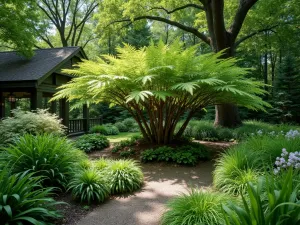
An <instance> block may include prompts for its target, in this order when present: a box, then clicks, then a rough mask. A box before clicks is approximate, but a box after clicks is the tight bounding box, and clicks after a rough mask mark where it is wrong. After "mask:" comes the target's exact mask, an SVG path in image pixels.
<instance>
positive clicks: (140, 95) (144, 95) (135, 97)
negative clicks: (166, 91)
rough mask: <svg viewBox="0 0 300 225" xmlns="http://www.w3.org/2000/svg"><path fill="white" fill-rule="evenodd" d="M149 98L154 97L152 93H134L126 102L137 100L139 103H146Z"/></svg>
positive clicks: (127, 97)
mask: <svg viewBox="0 0 300 225" xmlns="http://www.w3.org/2000/svg"><path fill="white" fill-rule="evenodd" d="M149 96H153V93H152V92H151V91H133V92H131V93H130V94H129V95H128V96H126V102H130V101H132V100H135V101H136V102H137V103H138V102H139V101H141V100H142V101H145V99H146V98H148V97H149Z"/></svg>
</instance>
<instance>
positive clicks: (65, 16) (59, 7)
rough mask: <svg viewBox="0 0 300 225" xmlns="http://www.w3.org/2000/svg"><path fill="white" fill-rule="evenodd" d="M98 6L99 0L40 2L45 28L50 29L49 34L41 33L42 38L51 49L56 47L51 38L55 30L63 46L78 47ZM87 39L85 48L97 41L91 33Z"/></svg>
mask: <svg viewBox="0 0 300 225" xmlns="http://www.w3.org/2000/svg"><path fill="white" fill-rule="evenodd" d="M97 6H98V1H97V0H38V7H39V9H40V10H41V12H42V13H41V14H42V15H43V17H44V20H43V23H44V26H45V27H47V28H48V32H44V33H40V38H41V39H42V40H43V41H44V42H45V43H47V44H48V45H49V47H51V48H53V47H55V46H54V44H53V43H52V41H51V38H50V37H49V36H51V34H50V33H51V31H52V32H53V28H55V29H56V31H57V33H58V35H59V38H60V42H61V46H64V47H66V46H78V44H79V42H80V40H81V38H82V37H83V36H84V35H83V33H84V29H85V27H86V26H87V24H88V23H89V22H90V19H91V17H92V16H93V12H94V11H95V9H96V8H97ZM85 38H86V40H85V43H82V45H83V46H84V45H86V44H87V43H88V42H90V41H91V40H92V39H95V35H94V34H93V33H92V32H91V35H85Z"/></svg>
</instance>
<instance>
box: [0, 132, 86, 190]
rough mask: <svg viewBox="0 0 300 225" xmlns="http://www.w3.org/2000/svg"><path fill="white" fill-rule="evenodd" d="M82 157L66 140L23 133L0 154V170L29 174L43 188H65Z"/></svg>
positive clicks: (83, 157)
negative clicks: (31, 173) (38, 178)
mask: <svg viewBox="0 0 300 225" xmlns="http://www.w3.org/2000/svg"><path fill="white" fill-rule="evenodd" d="M85 158H86V156H85V155H83V153H82V152H81V151H79V150H77V149H76V148H75V147H74V146H73V144H72V143H71V142H70V141H68V140H67V139H66V138H63V137H58V136H55V135H51V134H41V135H37V136H33V135H30V134H25V135H24V136H22V137H21V138H20V139H19V140H18V141H17V142H16V143H15V144H14V145H10V146H9V147H7V148H3V150H2V151H1V152H0V167H2V168H3V167H4V166H6V165H7V166H8V167H9V168H11V170H12V172H13V173H23V172H33V173H34V176H42V177H43V178H44V179H43V182H42V184H43V185H44V186H60V187H65V186H66V184H67V182H68V180H69V178H70V175H71V173H72V172H73V170H75V169H76V168H77V167H78V166H79V162H80V161H81V160H82V159H85Z"/></svg>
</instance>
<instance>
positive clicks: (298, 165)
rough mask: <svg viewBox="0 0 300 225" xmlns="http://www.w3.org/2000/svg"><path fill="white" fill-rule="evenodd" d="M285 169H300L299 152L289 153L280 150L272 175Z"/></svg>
mask: <svg viewBox="0 0 300 225" xmlns="http://www.w3.org/2000/svg"><path fill="white" fill-rule="evenodd" d="M286 168H294V169H300V152H290V153H289V152H287V150H286V149H285V148H283V149H282V153H281V157H277V158H276V161H275V169H274V174H278V173H279V171H280V170H281V169H286Z"/></svg>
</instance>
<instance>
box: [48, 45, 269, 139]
mask: <svg viewBox="0 0 300 225" xmlns="http://www.w3.org/2000/svg"><path fill="white" fill-rule="evenodd" d="M222 54H223V52H220V53H217V54H215V53H209V54H205V55H198V54H197V46H194V47H189V48H184V47H183V45H182V43H180V42H179V41H176V42H174V43H172V44H170V45H165V44H164V43H162V42H159V43H158V44H157V45H155V44H151V45H150V46H149V47H145V48H142V49H138V50H137V49H135V48H134V47H132V46H130V45H125V46H124V47H119V48H118V55H117V56H112V55H103V56H101V58H98V59H97V60H96V61H88V60H85V61H83V62H81V63H78V65H77V67H76V68H74V69H67V70H64V71H63V72H64V73H67V74H71V75H75V77H74V78H73V79H72V81H70V82H69V83H67V84H65V85H63V86H61V88H60V89H59V91H58V92H57V93H56V94H55V96H54V97H53V100H56V99H60V98H67V99H69V100H72V99H80V104H82V103H83V102H88V103H98V102H101V101H106V102H112V103H114V104H117V105H121V106H123V107H125V108H126V109H128V110H129V112H130V113H131V114H132V116H133V117H135V118H136V119H137V120H140V121H139V122H140V123H139V125H140V129H141V131H142V133H143V134H144V136H145V137H148V138H149V139H153V138H157V139H159V140H157V142H160V141H161V139H160V138H159V137H158V136H159V132H165V133H164V134H161V136H163V139H168V140H169V139H170V138H171V136H172V135H174V129H173V127H172V126H174V125H176V123H177V122H178V118H180V117H181V116H182V115H183V113H184V112H187V111H188V112H190V113H193V112H195V111H197V110H200V109H202V108H204V107H206V106H208V105H213V104H223V103H232V104H236V105H239V106H244V107H247V108H249V109H253V110H265V108H267V107H270V105H269V104H268V103H266V102H264V101H263V100H262V99H261V98H260V97H259V96H260V95H264V94H265V91H264V89H263V87H264V86H263V84H262V83H260V82H258V81H254V80H251V79H247V78H246V77H245V75H246V74H248V73H249V72H250V71H251V70H249V69H246V68H241V67H238V66H236V62H237V60H236V59H234V58H229V59H222ZM143 111H144V112H143ZM141 112H143V113H147V119H145V118H144V120H142V119H141V117H142V116H143V115H142V113H141ZM148 118H149V120H151V126H150V125H149V123H148V122H147V121H148Z"/></svg>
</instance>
